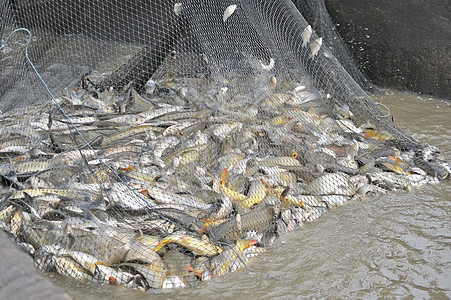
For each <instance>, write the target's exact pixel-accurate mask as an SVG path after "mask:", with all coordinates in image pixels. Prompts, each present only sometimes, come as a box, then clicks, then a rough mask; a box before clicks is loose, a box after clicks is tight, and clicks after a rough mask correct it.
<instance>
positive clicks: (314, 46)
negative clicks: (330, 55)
mask: <svg viewBox="0 0 451 300" xmlns="http://www.w3.org/2000/svg"><path fill="white" fill-rule="evenodd" d="M322 44H323V38H317V39H316V40H315V41H314V42H313V44H312V45H311V46H310V47H311V49H312V53H311V54H310V58H313V57H315V55H317V54H318V51H319V49H320V48H321V45H322Z"/></svg>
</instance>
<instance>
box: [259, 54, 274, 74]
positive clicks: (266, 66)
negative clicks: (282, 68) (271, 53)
mask: <svg viewBox="0 0 451 300" xmlns="http://www.w3.org/2000/svg"><path fill="white" fill-rule="evenodd" d="M275 64H276V62H275V61H274V59H273V58H272V57H270V58H269V64H267V65H265V64H263V63H261V65H262V69H263V70H266V71H269V70H271V69H272V68H274V65H275Z"/></svg>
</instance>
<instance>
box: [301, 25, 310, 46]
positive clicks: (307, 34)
mask: <svg viewBox="0 0 451 300" xmlns="http://www.w3.org/2000/svg"><path fill="white" fill-rule="evenodd" d="M311 36H312V26H311V25H308V26H307V27H305V29H304V31H302V33H301V37H302V47H304V46H305V45H307V43H308V41H309V40H310V37H311Z"/></svg>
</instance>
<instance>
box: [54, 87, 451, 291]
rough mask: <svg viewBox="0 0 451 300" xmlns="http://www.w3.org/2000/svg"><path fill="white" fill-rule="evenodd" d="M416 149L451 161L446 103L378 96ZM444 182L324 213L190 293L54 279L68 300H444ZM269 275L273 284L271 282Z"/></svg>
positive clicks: (449, 206) (448, 261)
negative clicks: (425, 147)
mask: <svg viewBox="0 0 451 300" xmlns="http://www.w3.org/2000/svg"><path fill="white" fill-rule="evenodd" d="M373 99H374V100H376V101H378V102H381V103H383V104H385V105H386V106H388V107H389V108H390V110H391V114H392V115H393V116H394V118H395V120H396V121H397V122H398V124H399V125H400V126H401V128H403V129H404V130H406V131H407V132H409V133H410V134H411V135H412V136H413V137H414V138H415V139H416V140H419V141H421V142H423V143H428V144H431V145H435V146H437V147H439V149H440V150H441V151H442V156H443V157H444V158H445V159H447V160H448V161H449V160H451V102H450V101H446V100H437V99H432V98H429V97H425V96H419V95H415V94H408V93H401V92H397V91H392V90H385V95H383V96H377V97H373ZM450 221H451V180H447V181H446V182H443V183H440V184H436V185H430V186H426V187H422V188H420V189H416V190H413V191H409V192H405V191H399V192H394V193H389V194H386V195H381V196H376V197H374V196H372V197H368V198H365V199H363V200H361V201H352V202H350V203H349V204H347V205H345V206H343V207H339V208H337V209H334V210H331V211H330V212H328V213H325V214H324V215H323V216H322V217H321V218H319V219H318V220H315V221H313V222H310V223H307V224H305V225H304V226H303V227H301V228H298V229H297V230H296V231H294V232H290V233H286V234H284V235H282V236H281V237H280V238H279V239H278V242H277V243H276V244H275V245H274V246H273V247H272V248H271V249H269V250H268V251H267V252H266V253H265V254H263V255H262V256H260V257H258V258H256V259H254V260H253V261H252V262H251V264H250V267H252V268H253V270H254V271H250V270H246V269H242V270H240V271H238V272H235V273H230V274H226V275H225V276H223V277H220V278H217V279H215V280H212V281H207V282H203V283H201V284H200V285H199V286H198V287H195V288H185V289H176V290H170V291H162V292H158V293H153V294H145V293H143V292H139V291H132V290H128V289H124V288H118V287H114V286H108V285H100V284H95V283H84V282H79V281H75V280H73V279H67V278H62V277H60V276H57V275H53V277H52V280H53V282H54V283H55V284H57V285H59V286H61V287H63V288H64V289H66V290H67V292H68V293H69V294H70V295H71V296H72V297H73V298H74V299H83V300H87V299H186V298H198V299H199V298H202V299H210V298H217V299H219V298H222V299H234V298H241V297H246V298H250V297H252V298H260V299H296V298H329V299H336V298H352V299H354V298H363V299H375V298H389V299H392V298H403V299H404V298H407V299H424V298H426V299H427V298H434V299H448V298H451V222H450ZM268 275H270V276H274V277H278V278H279V279H274V278H271V277H269V276H268Z"/></svg>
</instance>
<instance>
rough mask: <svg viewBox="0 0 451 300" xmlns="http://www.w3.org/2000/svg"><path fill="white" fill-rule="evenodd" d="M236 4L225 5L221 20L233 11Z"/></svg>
mask: <svg viewBox="0 0 451 300" xmlns="http://www.w3.org/2000/svg"><path fill="white" fill-rule="evenodd" d="M236 7H237V5H236V4H232V5H229V6H227V8H226V9H225V11H224V15H223V16H222V21H223V22H225V21H227V19H228V18H229V17H230V16H231V15H232V14H233V13H234V12H235V9H236Z"/></svg>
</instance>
